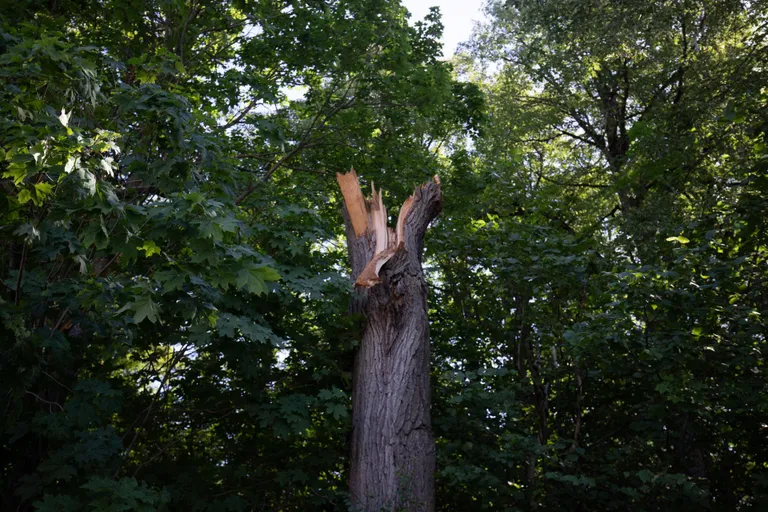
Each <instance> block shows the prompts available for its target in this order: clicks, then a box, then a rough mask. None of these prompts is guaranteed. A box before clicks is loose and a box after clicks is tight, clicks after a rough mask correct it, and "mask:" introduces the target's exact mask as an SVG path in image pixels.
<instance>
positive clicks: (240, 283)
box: [236, 269, 268, 295]
mask: <svg viewBox="0 0 768 512" xmlns="http://www.w3.org/2000/svg"><path fill="white" fill-rule="evenodd" d="M258 270H260V269H255V270H253V269H242V270H240V271H239V272H238V273H237V281H236V282H237V287H238V288H239V289H241V290H242V289H245V290H247V291H248V292H250V293H253V294H256V295H262V294H264V293H267V291H268V290H267V285H266V284H265V283H264V280H263V278H261V277H260V276H259V275H258Z"/></svg>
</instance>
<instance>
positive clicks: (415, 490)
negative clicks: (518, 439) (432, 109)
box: [336, 170, 442, 512]
mask: <svg viewBox="0 0 768 512" xmlns="http://www.w3.org/2000/svg"><path fill="white" fill-rule="evenodd" d="M336 178H337V180H338V182H339V186H340V187H341V191H342V194H343V195H344V203H345V208H344V220H345V223H346V233H347V245H348V247H349V258H350V261H351V264H352V279H353V280H354V282H355V288H356V291H357V293H358V294H361V295H363V297H360V301H359V303H360V304H362V306H361V307H362V310H363V311H362V312H363V313H364V314H365V317H366V324H365V330H364V332H363V339H362V342H361V345H360V349H359V351H358V354H357V358H356V360H355V370H354V374H353V377H352V386H353V390H352V425H353V430H352V446H351V461H350V475H349V488H350V494H351V500H352V506H353V509H355V510H363V511H366V512H368V511H379V510H408V511H431V510H433V509H434V472H435V443H434V439H433V437H432V424H431V420H430V410H429V408H430V387H429V324H428V321H427V297H426V296H427V286H426V282H425V281H424V275H423V273H422V270H421V256H422V252H423V249H424V234H425V233H426V231H427V226H428V225H429V223H430V222H431V221H432V220H433V219H434V218H435V217H436V216H437V214H438V213H439V212H440V209H441V206H442V196H441V192H440V180H439V179H438V178H437V176H435V179H434V182H432V183H425V184H424V185H422V186H420V187H418V188H417V189H416V191H415V192H414V193H413V195H412V196H411V197H409V198H408V199H407V200H406V201H405V203H404V204H403V207H402V208H401V209H400V215H399V218H398V221H397V225H396V228H395V229H394V230H393V229H391V228H388V227H387V214H386V210H385V209H384V204H383V202H382V199H381V193H380V192H379V193H377V192H376V189H375V188H374V187H373V186H371V188H372V189H373V190H372V197H371V199H370V200H366V199H364V198H363V194H362V192H361V191H360V185H359V183H358V179H357V174H356V173H355V171H354V170H352V171H350V172H349V173H347V174H337V175H336Z"/></svg>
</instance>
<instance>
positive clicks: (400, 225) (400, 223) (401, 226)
mask: <svg viewBox="0 0 768 512" xmlns="http://www.w3.org/2000/svg"><path fill="white" fill-rule="evenodd" d="M411 206H413V196H410V197H409V198H408V199H406V200H405V202H404V203H403V207H402V208H400V214H399V215H398V216H397V233H396V234H395V237H396V239H397V243H398V244H402V243H405V219H406V218H407V217H408V212H409V211H410V209H411Z"/></svg>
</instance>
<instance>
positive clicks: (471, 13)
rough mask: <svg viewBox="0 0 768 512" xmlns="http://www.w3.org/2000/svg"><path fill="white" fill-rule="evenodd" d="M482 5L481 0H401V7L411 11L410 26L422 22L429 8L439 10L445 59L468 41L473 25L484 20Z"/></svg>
mask: <svg viewBox="0 0 768 512" xmlns="http://www.w3.org/2000/svg"><path fill="white" fill-rule="evenodd" d="M484 3H485V2H484V1H483V0H403V5H404V6H405V7H406V8H407V9H408V10H409V11H411V14H412V17H411V19H410V22H411V24H413V23H415V22H417V21H420V20H423V19H424V16H426V15H427V13H428V12H429V8H430V7H433V6H437V7H439V8H440V14H441V15H442V16H441V17H442V21H443V26H444V27H445V28H444V30H443V37H442V39H441V42H442V43H443V57H444V58H446V59H449V58H451V57H452V56H453V54H454V53H455V52H456V46H458V44H459V43H461V42H463V41H466V40H468V39H469V36H470V34H471V33H472V27H473V26H474V23H475V22H476V21H479V20H482V19H484V18H485V16H484V13H483V11H482V9H483V4H484Z"/></svg>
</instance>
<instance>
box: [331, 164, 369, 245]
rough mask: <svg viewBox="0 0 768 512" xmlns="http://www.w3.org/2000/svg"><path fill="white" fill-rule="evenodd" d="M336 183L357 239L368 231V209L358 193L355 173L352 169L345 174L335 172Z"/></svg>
mask: <svg viewBox="0 0 768 512" xmlns="http://www.w3.org/2000/svg"><path fill="white" fill-rule="evenodd" d="M336 181H337V182H338V183H339V187H340V188H341V195H343V196H344V205H345V206H346V208H347V214H348V215H349V220H350V222H352V227H353V228H354V229H355V236H356V237H358V238H359V237H361V236H362V235H363V234H364V233H365V232H366V230H367V229H368V208H367V207H366V202H365V199H364V198H363V193H362V192H361V191H360V183H359V182H358V180H357V173H356V172H355V170H354V169H350V171H349V172H348V173H346V174H341V173H338V172H337V173H336Z"/></svg>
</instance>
